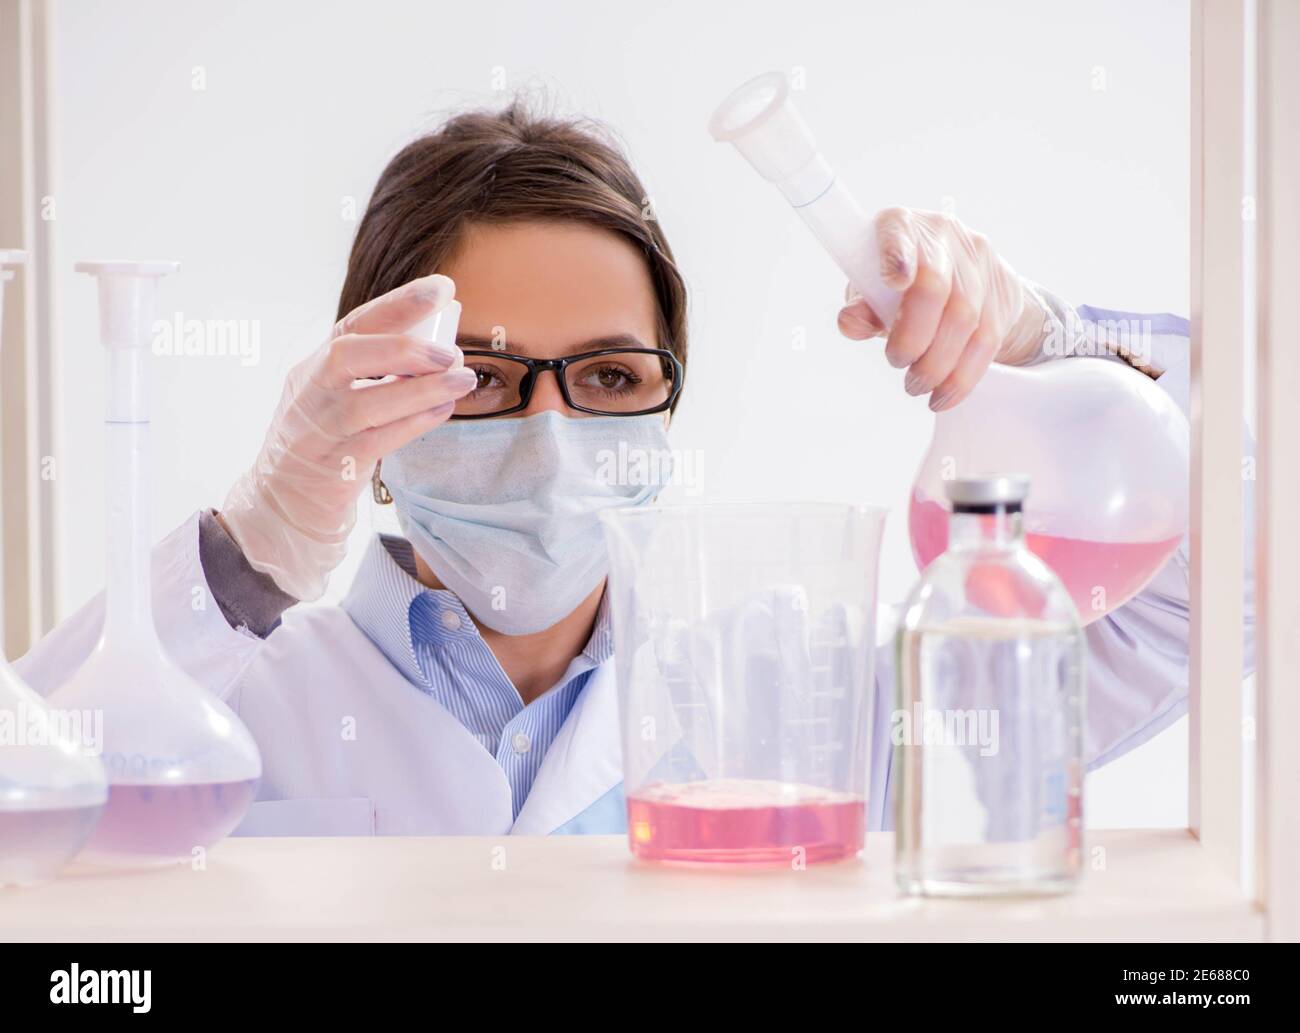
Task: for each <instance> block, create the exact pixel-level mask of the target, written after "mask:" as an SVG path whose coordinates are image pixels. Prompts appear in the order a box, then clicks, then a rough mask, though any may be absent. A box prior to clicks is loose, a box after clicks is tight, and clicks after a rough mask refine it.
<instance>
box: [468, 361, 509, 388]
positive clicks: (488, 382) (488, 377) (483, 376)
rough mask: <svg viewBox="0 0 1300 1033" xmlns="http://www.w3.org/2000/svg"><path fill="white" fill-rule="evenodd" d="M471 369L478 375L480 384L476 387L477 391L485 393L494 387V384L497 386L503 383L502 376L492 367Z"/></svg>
mask: <svg viewBox="0 0 1300 1033" xmlns="http://www.w3.org/2000/svg"><path fill="white" fill-rule="evenodd" d="M469 368H470V369H472V370H473V371H474V372H475V373H476V374H478V383H477V384H475V385H474V390H475V391H483V390H486V389H487V388H490V387H493V386H494V382H495V385H499V384H501V382H502V381H501V377H500V375H499V374H498V373H497V372H496V370H494V369H492V368H491V367H490V366H470V367H469Z"/></svg>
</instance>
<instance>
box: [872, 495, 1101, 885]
mask: <svg viewBox="0 0 1300 1033" xmlns="http://www.w3.org/2000/svg"><path fill="white" fill-rule="evenodd" d="M1028 488H1029V481H1028V479H1027V478H1024V477H996V476H992V477H982V478H962V479H958V480H954V481H950V482H948V484H947V499H948V502H949V503H950V505H951V507H952V517H951V523H950V527H951V534H950V540H949V544H948V548H947V551H945V552H944V553H943V554H942V555H940V556H938V557H936V558H935V559H934V561H933V562H932V563H931V564H930V565H929V566H928V567H927V568H926V570H925V571H924V572H923V573H922V575H921V578H920V581H919V582H918V583H917V585H916V586H915V588H913V590H912V592H911V594H910V595H909V596H908V598H907V601H906V603H905V604H904V606H903V612H902V617H901V620H900V623H899V627H898V631H897V634H896V649H897V672H898V691H897V699H896V703H897V706H896V709H895V710H894V712H893V714H892V715H891V727H890V737H891V740H892V742H893V743H894V758H893V766H892V768H891V776H890V777H891V782H892V784H893V787H894V804H895V848H896V859H895V860H896V864H895V878H896V879H897V882H898V886H899V888H900V889H901V890H902V891H903V892H904V893H909V894H923V895H934V896H978V895H993V894H1012V893H1025V894H1035V893H1059V892H1064V891H1067V890H1069V889H1071V888H1073V887H1074V886H1075V885H1076V883H1077V881H1078V879H1079V875H1080V872H1081V862H1082V847H1083V843H1082V835H1083V713H1084V661H1085V644H1084V638H1083V630H1082V626H1081V625H1080V624H1079V621H1078V617H1077V615H1076V613H1075V608H1074V605H1073V603H1072V602H1071V600H1070V597H1069V594H1068V593H1067V592H1066V590H1065V588H1064V586H1063V585H1062V583H1061V581H1060V579H1059V578H1058V577H1057V576H1056V575H1055V574H1053V573H1052V571H1051V569H1050V568H1049V567H1048V566H1047V565H1046V564H1045V563H1044V562H1043V561H1042V560H1040V559H1039V558H1038V557H1037V556H1035V555H1034V554H1033V553H1032V552H1030V551H1029V549H1028V548H1027V547H1026V543H1025V535H1024V528H1023V523H1022V519H1021V508H1022V506H1023V504H1024V501H1025V496H1026V494H1027V492H1028Z"/></svg>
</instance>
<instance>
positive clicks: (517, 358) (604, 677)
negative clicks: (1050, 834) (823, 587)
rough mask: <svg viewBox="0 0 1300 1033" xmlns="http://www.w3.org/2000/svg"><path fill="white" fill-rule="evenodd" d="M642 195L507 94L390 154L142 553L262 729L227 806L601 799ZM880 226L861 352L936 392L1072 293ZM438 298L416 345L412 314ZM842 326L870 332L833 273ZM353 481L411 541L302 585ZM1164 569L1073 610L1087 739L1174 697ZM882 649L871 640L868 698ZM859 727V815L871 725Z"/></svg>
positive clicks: (544, 820)
mask: <svg viewBox="0 0 1300 1033" xmlns="http://www.w3.org/2000/svg"><path fill="white" fill-rule="evenodd" d="M646 196H647V194H646V191H645V190H644V189H643V187H642V186H641V184H640V182H639V181H638V179H637V177H636V175H635V174H634V173H633V171H632V170H631V168H630V167H629V165H628V163H627V161H626V159H625V158H624V157H623V156H622V155H621V154H620V153H619V151H618V150H617V149H616V148H615V147H614V146H612V145H611V144H610V143H609V142H607V141H606V140H605V139H604V138H603V137H602V136H601V135H600V133H599V132H598V131H597V130H596V129H594V128H592V127H589V126H586V125H584V124H580V123H575V122H567V121H559V120H554V119H544V118H537V117H533V116H531V115H530V114H529V113H528V112H527V111H526V110H525V109H524V108H523V107H522V106H520V105H518V104H515V105H513V106H511V107H509V108H508V109H506V110H505V111H503V112H500V113H472V114H466V115H462V116H460V117H457V118H454V119H452V120H451V121H449V122H448V123H447V124H446V125H444V126H443V127H442V128H441V129H440V130H439V131H438V132H436V133H434V134H432V135H430V136H426V137H424V138H422V139H420V140H417V141H416V142H414V143H412V144H411V145H409V146H408V147H406V148H405V149H404V150H403V151H402V152H401V153H400V154H398V155H397V157H395V158H394V159H393V161H392V162H391V163H390V164H389V166H388V167H387V169H385V171H384V173H383V174H382V176H381V177H380V180H379V183H378V185H377V186H376V188H375V192H374V196H373V197H372V198H371V200H370V204H369V207H368V209H367V211H366V214H365V217H364V219H363V220H362V222H361V225H360V228H359V230H358V233H357V238H356V241H355V244H354V246H353V250H352V255H351V259H350V262H349V265H348V272H347V279H346V282H345V283H344V286H343V293H342V297H341V299H340V302H339V310H338V311H339V317H340V318H339V322H338V324H337V325H336V327H335V329H334V332H333V334H332V335H331V338H330V340H328V341H327V342H326V343H325V344H324V345H323V347H322V348H321V349H320V350H319V351H318V352H317V353H316V354H315V355H313V356H311V357H310V358H308V359H307V360H306V361H304V362H303V363H301V364H300V365H299V366H297V367H296V368H295V369H294V370H293V371H292V372H291V373H290V374H289V377H288V381H287V384H286V387H285V391H284V396H283V398H282V401H281V404H280V406H279V408H278V410H277V412H276V414H275V417H274V419H273V421H272V424H271V428H270V431H269V432H268V434H267V438H266V443H265V445H264V447H263V449H262V453H261V455H260V456H259V457H258V459H257V461H256V463H255V464H254V465H253V467H252V469H251V470H250V471H249V473H248V474H247V475H245V476H244V477H243V478H241V479H240V480H239V482H238V483H237V484H236V485H235V486H234V488H233V489H232V490H231V492H230V494H229V496H228V498H227V500H226V503H225V505H224V506H223V507H222V509H221V511H220V512H219V513H216V512H211V511H209V512H203V513H199V514H196V515H195V516H194V517H193V518H192V519H191V520H189V521H188V522H187V523H186V524H185V525H183V526H182V527H180V528H178V529H177V530H176V531H174V532H173V533H172V534H171V535H170V536H169V537H168V538H167V539H165V540H164V541H163V542H162V543H160V544H159V546H157V550H156V554H155V561H154V578H155V599H156V603H155V613H156V615H157V622H158V625H159V631H160V633H161V635H162V636H163V639H164V642H165V644H166V646H167V648H168V650H169V651H170V653H171V654H172V656H173V658H174V659H175V660H176V661H177V662H178V663H180V664H181V665H182V666H184V667H185V668H186V669H187V670H189V672H190V673H191V674H192V675H194V676H195V677H196V678H198V679H199V680H200V681H202V682H203V683H204V684H206V685H207V686H208V687H209V688H210V689H211V690H212V691H214V692H215V693H217V694H218V695H220V696H221V697H222V698H224V699H225V700H226V701H227V702H228V703H229V704H230V705H231V706H232V707H233V708H234V709H235V710H236V711H237V712H238V713H239V714H240V716H241V717H242V719H243V720H244V721H245V722H246V723H247V725H248V727H249V729H250V730H251V731H252V733H253V735H254V737H255V738H256V739H257V742H258V744H259V746H260V748H261V750H262V755H263V761H264V768H265V770H264V776H263V780H262V784H261V788H260V790H259V801H258V803H256V804H255V805H254V807H253V809H252V811H251V812H250V815H249V817H248V819H247V820H246V822H245V824H244V826H243V827H242V829H241V831H242V832H243V833H245V834H258V833H264V834H281V835H284V834H366V833H372V832H376V833H381V834H440V833H466V834H485V835H486V834H492V835H496V834H502V833H506V832H516V833H553V832H615V831H621V830H622V829H623V828H624V822H625V815H624V802H623V796H622V789H621V770H622V769H621V763H620V756H619V734H618V725H617V713H616V701H615V694H614V685H613V672H612V665H611V663H610V662H609V661H610V654H611V649H612V643H611V640H610V633H609V621H608V616H607V613H606V610H605V604H604V568H603V558H602V555H601V546H600V541H599V534H598V531H597V530H596V519H595V513H596V511H597V510H598V509H600V508H604V507H608V506H629V505H639V504H641V503H643V502H646V501H648V500H649V499H650V498H652V497H653V495H654V494H655V486H654V485H648V486H647V485H632V484H618V483H610V482H609V481H610V479H609V478H607V477H606V478H602V477H600V476H599V471H598V470H596V468H595V467H596V458H597V457H598V456H599V454H601V453H602V452H606V453H607V452H608V451H609V450H610V449H614V450H617V449H618V448H619V446H620V445H622V446H625V447H628V448H633V449H641V450H659V449H662V448H664V447H665V446H666V439H665V437H664V430H665V427H666V425H667V423H668V420H669V418H670V414H671V411H672V409H673V407H674V406H675V405H676V404H677V402H678V399H679V395H680V391H681V387H682V383H683V378H684V373H685V367H686V359H687V347H686V312H685V309H686V289H685V285H684V283H683V280H682V277H681V276H680V274H679V272H678V270H677V268H676V266H675V265H674V263H673V258H672V252H671V250H670V248H669V246H668V242H667V240H666V239H665V237H664V235H663V231H662V228H661V227H660V225H659V223H658V222H657V221H654V220H652V219H648V218H646V217H644V215H643V198H645V197H646ZM878 238H879V239H880V241H881V249H882V267H883V270H884V272H885V275H886V280H887V282H888V283H889V285H890V286H892V287H895V288H897V289H899V290H902V291H903V292H904V297H903V303H902V308H901V311H900V315H899V317H898V319H897V320H896V321H895V324H894V325H893V327H892V328H891V329H890V330H889V333H888V339H887V343H886V345H885V351H886V355H887V356H888V358H889V360H890V361H891V362H892V363H893V364H894V365H895V366H899V367H902V366H906V367H908V371H909V372H908V375H907V378H906V381H905V386H906V389H907V390H908V391H909V392H910V393H912V394H918V395H919V394H927V393H928V394H929V396H930V405H931V407H932V408H934V409H942V408H946V407H950V406H952V405H956V404H958V403H959V402H960V401H961V400H962V398H964V397H965V395H966V394H967V393H968V392H969V391H970V390H971V388H972V387H973V386H974V385H975V383H977V382H978V380H979V378H980V376H981V375H982V374H983V372H984V371H985V370H986V369H987V367H988V365H989V363H990V362H992V361H998V362H1004V363H1028V362H1034V361H1040V360H1041V359H1043V358H1044V350H1045V349H1044V347H1043V344H1044V341H1045V340H1049V339H1050V340H1052V341H1054V342H1055V347H1054V349H1053V351H1054V352H1056V353H1065V354H1068V353H1069V351H1070V348H1069V347H1065V348H1061V347H1060V344H1061V342H1062V341H1063V340H1064V341H1066V342H1067V344H1068V342H1069V341H1070V339H1071V335H1077V334H1078V332H1079V328H1078V319H1077V318H1076V315H1075V313H1073V311H1072V310H1070V309H1069V308H1068V307H1067V306H1065V305H1064V304H1063V303H1062V302H1060V301H1058V300H1056V299H1054V298H1053V297H1051V296H1050V295H1048V294H1047V293H1046V292H1045V291H1042V290H1041V289H1039V288H1037V287H1034V286H1032V285H1030V284H1028V283H1026V282H1025V281H1022V280H1021V279H1020V278H1019V277H1018V276H1017V275H1016V274H1015V273H1014V272H1013V271H1012V270H1011V269H1010V268H1009V267H1008V266H1007V265H1006V263H1005V262H1003V261H1002V260H1001V259H1000V258H999V257H998V256H997V255H996V253H995V252H993V250H992V249H991V248H990V247H989V245H988V243H987V242H986V241H985V240H984V238H982V237H980V236H978V235H976V234H972V233H969V232H968V231H967V230H966V229H965V228H963V227H962V226H961V225H960V224H959V223H958V222H956V221H955V220H953V219H951V218H947V217H944V216H939V215H933V214H923V213H914V212H909V211H905V210H901V209H896V210H892V211H890V212H887V213H885V214H884V215H882V216H881V217H880V219H879V223H878ZM453 293H454V294H455V295H456V297H457V298H458V301H459V305H460V311H461V313H462V314H461V318H460V325H459V335H458V337H457V338H456V344H455V345H453V344H452V342H451V341H450V340H448V339H447V337H448V324H449V322H450V320H451V319H452V317H453V314H454V311H455V310H454V306H453V304H452V297H453ZM435 314H437V315H439V317H440V319H441V320H442V323H441V325H440V332H439V334H437V335H436V336H437V337H438V339H437V340H435V341H434V342H433V343H432V344H431V343H430V342H429V341H428V340H425V339H422V338H421V337H420V336H417V335H415V334H412V333H409V332H408V331H411V330H412V329H413V328H415V327H416V326H417V324H421V323H424V322H426V321H428V320H429V319H430V317H432V316H434V315H435ZM839 325H840V328H841V330H842V331H843V332H844V333H845V334H846V335H848V336H850V337H854V338H859V339H861V338H867V337H872V336H876V335H878V334H880V333H881V332H882V331H881V329H880V327H879V325H878V324H877V322H876V320H875V317H874V315H873V314H872V313H871V311H870V309H869V308H868V307H867V306H866V305H865V304H864V303H863V302H862V301H861V300H859V299H856V298H850V300H849V303H848V304H847V305H846V306H845V308H844V309H843V310H842V311H841V312H840V314H839ZM1162 329H1163V330H1164V331H1165V332H1164V333H1158V335H1157V339H1156V342H1155V344H1156V347H1157V354H1156V356H1155V364H1156V366H1157V367H1158V366H1159V365H1160V364H1161V363H1163V364H1164V368H1165V369H1166V370H1168V372H1164V374H1163V375H1162V376H1161V382H1162V383H1165V382H1169V383H1171V384H1172V385H1173V387H1174V389H1175V390H1182V391H1185V383H1186V381H1185V375H1183V374H1181V373H1180V369H1182V370H1185V366H1186V356H1185V354H1180V353H1179V349H1180V348H1185V344H1186V336H1187V335H1186V326H1185V324H1182V323H1181V322H1179V323H1176V324H1170V325H1167V326H1164V327H1163V328H1162ZM457 345H458V347H457ZM1062 361H1069V360H1068V358H1067V359H1064V360H1062ZM1156 372H1161V371H1160V370H1159V369H1157V370H1156ZM1133 375H1134V376H1140V375H1143V374H1142V373H1139V372H1137V371H1136V370H1135V371H1134V373H1133ZM1180 377H1181V379H1180ZM378 378H383V379H378ZM358 381H361V382H363V384H362V385H361V386H358V384H357V382H358ZM1184 401H1185V400H1184ZM453 417H454V418H453ZM381 460H382V466H380V465H379V464H380V462H381ZM372 472H373V474H374V476H373V478H372ZM367 489H371V490H373V491H374V492H375V494H376V498H377V499H379V500H384V501H386V500H389V499H391V500H393V501H395V503H396V505H397V509H398V515H399V518H400V520H401V523H402V527H403V530H404V531H405V533H406V538H395V537H380V538H378V539H376V540H375V541H373V542H372V543H371V545H370V548H369V551H368V553H367V555H366V558H365V561H364V564H363V566H362V567H361V570H360V572H359V574H358V576H357V578H356V580H355V582H354V584H353V585H352V587H351V590H350V591H349V593H348V595H347V597H346V598H345V599H344V601H343V603H342V604H341V605H340V606H338V607H322V606H316V607H296V606H295V604H296V603H297V602H300V601H305V600H306V601H309V600H313V599H315V598H317V597H319V595H320V593H321V592H322V590H323V587H324V584H325V581H326V578H327V577H328V575H329V572H330V570H331V569H333V568H334V567H335V566H336V565H337V564H338V562H339V561H340V560H341V559H342V556H343V551H344V543H345V541H346V538H347V534H348V531H349V530H350V528H351V527H352V524H353V521H354V517H355V509H356V502H357V499H358V497H359V496H360V495H361V494H362V492H363V491H364V490H367ZM1185 570H1186V564H1185V558H1183V556H1182V554H1180V558H1179V559H1177V560H1175V561H1174V562H1171V563H1170V565H1169V566H1168V568H1167V569H1166V570H1165V571H1164V572H1162V574H1161V575H1160V576H1159V577H1157V579H1156V581H1155V582H1154V583H1153V585H1152V586H1150V587H1149V588H1148V589H1147V590H1146V591H1145V592H1144V593H1143V594H1142V595H1141V596H1139V597H1138V598H1136V599H1134V600H1133V601H1131V602H1130V603H1129V604H1128V605H1126V606H1125V607H1123V608H1122V609H1120V610H1118V611H1117V612H1115V613H1113V614H1111V615H1110V616H1109V617H1107V618H1105V619H1103V620H1100V621H1097V622H1095V623H1094V624H1093V625H1091V626H1090V628H1089V629H1088V641H1089V646H1090V650H1091V657H1090V664H1089V671H1090V675H1089V677H1090V685H1089V696H1088V698H1089V715H1088V738H1087V746H1088V757H1089V760H1090V761H1091V762H1092V763H1094V764H1095V763H1101V762H1103V761H1104V760H1107V759H1110V758H1111V757H1114V756H1116V755H1118V754H1119V753H1121V752H1123V751H1125V750H1127V749H1129V748H1131V747H1132V746H1134V745H1136V744H1137V743H1139V742H1141V741H1143V740H1144V739H1145V738H1147V737H1149V736H1150V735H1152V734H1154V733H1155V732H1156V731H1157V730H1159V729H1160V728H1161V727H1164V726H1165V725H1166V724H1168V723H1169V722H1171V721H1172V720H1173V719H1174V718H1176V717H1177V716H1178V715H1179V714H1180V713H1181V712H1182V710H1183V708H1184V706H1185V699H1186V685H1187V625H1188V617H1187V597H1188V596H1187V579H1186V575H1185ZM196 587H202V589H203V591H201V592H199V593H197V596H196V592H195V589H196ZM196 597H197V598H199V599H206V598H209V597H210V598H212V599H213V600H215V602H216V603H217V605H216V606H215V607H213V606H207V607H204V606H197V607H196V606H195V605H194V604H193V600H194V599H195V598H196ZM101 612H102V610H101V602H100V600H95V601H93V602H92V603H90V604H89V605H88V606H87V607H86V608H84V609H83V610H82V611H81V612H79V613H78V614H76V615H74V616H73V617H72V618H71V619H69V620H68V621H67V622H65V623H64V624H63V625H62V626H60V627H59V628H58V629H56V630H55V631H54V632H53V633H52V634H51V635H49V636H48V637H47V638H46V639H45V640H44V641H43V642H41V643H40V644H39V645H38V646H37V647H36V648H35V649H34V650H33V651H32V653H31V654H30V655H29V656H28V657H26V658H25V660H24V662H23V663H22V671H23V674H24V675H25V676H26V677H27V678H28V679H29V680H30V681H31V682H32V683H33V684H34V685H36V686H37V687H38V688H39V689H40V690H42V691H46V692H48V691H51V690H52V689H53V688H55V687H57V685H59V684H60V683H61V682H62V681H63V680H64V679H65V678H66V677H67V676H68V675H69V674H70V673H71V672H72V671H73V670H74V669H75V668H76V667H77V665H79V664H80V663H81V661H82V660H83V659H84V657H85V656H86V654H87V652H88V651H89V649H90V648H91V647H92V645H93V643H94V640H95V638H96V635H97V633H98V627H99V625H100V622H101V619H102V618H101ZM888 665H889V658H888V656H887V655H886V653H885V652H882V654H881V658H880V662H879V663H878V665H877V666H878V675H877V677H878V679H880V682H881V684H883V685H884V686H885V689H884V691H882V692H879V693H878V694H877V695H878V697H879V699H881V700H882V701H883V700H887V699H888V698H889V696H890V692H889V688H888V686H889V683H890V679H891V673H890V670H889V666H888ZM887 725H888V722H885V721H878V722H877V727H879V728H881V729H884V728H886V727H887ZM873 752H874V756H875V758H876V763H875V765H874V768H875V770H874V771H873V773H872V789H871V810H872V813H871V816H870V820H871V824H872V827H881V826H882V825H885V824H887V823H888V814H889V809H888V796H889V793H888V759H889V751H888V750H887V749H884V748H881V747H880V746H877V748H876V749H875V750H874V751H873Z"/></svg>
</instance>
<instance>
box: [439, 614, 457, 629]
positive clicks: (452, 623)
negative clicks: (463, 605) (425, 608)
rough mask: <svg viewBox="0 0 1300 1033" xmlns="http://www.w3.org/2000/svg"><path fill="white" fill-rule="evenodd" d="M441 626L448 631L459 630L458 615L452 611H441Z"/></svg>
mask: <svg viewBox="0 0 1300 1033" xmlns="http://www.w3.org/2000/svg"><path fill="white" fill-rule="evenodd" d="M442 626H443V627H444V628H446V629H447V630H448V631H459V630H460V614H459V613H456V612H455V611H454V610H443V611H442Z"/></svg>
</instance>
